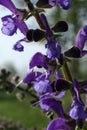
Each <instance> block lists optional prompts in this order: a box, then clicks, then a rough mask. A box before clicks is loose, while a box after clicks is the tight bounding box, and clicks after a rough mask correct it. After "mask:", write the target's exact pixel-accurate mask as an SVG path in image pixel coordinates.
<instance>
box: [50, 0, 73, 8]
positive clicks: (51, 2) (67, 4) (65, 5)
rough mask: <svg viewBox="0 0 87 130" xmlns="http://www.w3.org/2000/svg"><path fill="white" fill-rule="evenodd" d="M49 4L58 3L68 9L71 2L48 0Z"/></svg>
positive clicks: (68, 0) (66, 0)
mask: <svg viewBox="0 0 87 130" xmlns="http://www.w3.org/2000/svg"><path fill="white" fill-rule="evenodd" d="M49 5H51V6H55V5H59V6H60V7H62V8H63V9H66V10H67V9H69V8H70V7H71V2H70V0H49Z"/></svg>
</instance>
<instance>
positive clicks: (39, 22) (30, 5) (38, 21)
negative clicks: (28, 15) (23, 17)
mask: <svg viewBox="0 0 87 130" xmlns="http://www.w3.org/2000/svg"><path fill="white" fill-rule="evenodd" d="M24 1H25V3H26V4H27V6H28V8H29V10H30V11H34V14H33V16H34V17H35V19H36V21H37V23H38V24H39V26H40V28H42V29H44V26H43V24H42V21H41V20H40V16H39V14H38V11H37V10H36V9H35V8H34V6H33V4H32V3H31V1H30V0H24Z"/></svg>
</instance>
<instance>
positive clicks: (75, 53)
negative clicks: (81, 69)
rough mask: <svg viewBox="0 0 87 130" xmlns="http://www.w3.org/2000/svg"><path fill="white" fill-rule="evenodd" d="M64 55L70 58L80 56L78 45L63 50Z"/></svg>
mask: <svg viewBox="0 0 87 130" xmlns="http://www.w3.org/2000/svg"><path fill="white" fill-rule="evenodd" d="M64 55H65V56H67V57H71V58H80V57H81V51H80V49H79V48H78V47H75V46H73V47H72V48H70V49H69V50H67V51H65V52H64Z"/></svg>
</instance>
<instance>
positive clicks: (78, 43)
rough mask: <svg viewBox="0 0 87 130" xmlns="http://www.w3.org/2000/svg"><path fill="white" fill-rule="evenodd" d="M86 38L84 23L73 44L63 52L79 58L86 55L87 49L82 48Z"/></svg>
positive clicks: (86, 26)
mask: <svg viewBox="0 0 87 130" xmlns="http://www.w3.org/2000/svg"><path fill="white" fill-rule="evenodd" d="M86 40H87V25H85V26H84V27H82V28H81V29H80V30H79V32H78V33H77V36H76V39H75V45H74V46H73V47H72V48H70V49H69V50H68V51H66V52H65V53H64V54H65V55H66V56H68V57H73V58H80V57H82V56H84V55H87V50H83V48H84V46H85V42H86Z"/></svg>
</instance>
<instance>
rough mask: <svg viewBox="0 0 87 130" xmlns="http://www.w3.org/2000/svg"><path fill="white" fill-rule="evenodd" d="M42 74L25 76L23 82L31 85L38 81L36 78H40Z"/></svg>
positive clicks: (32, 73)
mask: <svg viewBox="0 0 87 130" xmlns="http://www.w3.org/2000/svg"><path fill="white" fill-rule="evenodd" d="M41 74H42V73H40V72H30V73H27V74H26V75H25V77H24V79H23V82H24V83H27V84H28V83H31V82H33V81H35V80H36V78H37V77H38V76H40V75H41Z"/></svg>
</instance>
